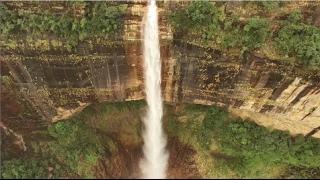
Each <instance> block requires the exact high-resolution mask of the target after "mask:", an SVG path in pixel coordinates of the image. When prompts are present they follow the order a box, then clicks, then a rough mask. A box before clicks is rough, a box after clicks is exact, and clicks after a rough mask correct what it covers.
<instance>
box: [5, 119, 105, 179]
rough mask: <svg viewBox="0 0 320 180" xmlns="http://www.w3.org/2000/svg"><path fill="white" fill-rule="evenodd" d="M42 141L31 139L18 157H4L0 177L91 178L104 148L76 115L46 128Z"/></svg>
mask: <svg viewBox="0 0 320 180" xmlns="http://www.w3.org/2000/svg"><path fill="white" fill-rule="evenodd" d="M38 136H40V137H41V136H43V137H44V139H46V140H45V141H44V140H42V141H33V142H32V146H31V147H32V148H31V152H29V153H28V154H26V155H25V156H24V157H21V158H19V159H16V158H14V159H9V160H4V161H3V162H2V165H1V177H2V178H48V177H64V176H68V177H93V174H92V173H93V172H92V166H93V165H96V163H97V161H98V159H99V158H101V156H102V154H103V152H104V151H106V149H105V147H104V145H103V144H102V139H104V140H105V138H103V136H102V135H101V134H99V133H98V132H97V131H96V130H95V129H93V128H91V127H89V126H88V125H86V124H85V123H84V119H82V118H81V117H77V118H75V119H72V120H69V121H63V122H58V123H56V124H55V125H53V126H51V127H49V128H48V131H47V132H44V134H42V135H39V134H38Z"/></svg>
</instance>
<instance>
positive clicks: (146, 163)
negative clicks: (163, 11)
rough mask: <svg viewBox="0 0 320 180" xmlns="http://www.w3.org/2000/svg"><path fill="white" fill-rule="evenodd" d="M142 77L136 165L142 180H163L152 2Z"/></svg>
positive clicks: (156, 32) (157, 56)
mask: <svg viewBox="0 0 320 180" xmlns="http://www.w3.org/2000/svg"><path fill="white" fill-rule="evenodd" d="M143 33H144V34H143V37H144V50H143V53H144V78H145V92H146V99H147V104H148V110H147V114H146V116H145V118H144V125H145V130H144V134H143V140H144V146H143V153H144V159H143V160H142V161H141V162H140V168H141V171H142V177H143V178H148V179H150V178H159V179H160V178H161V179H162V178H166V170H167V164H168V153H167V151H166V144H167V142H166V136H165V134H164V131H163V129H162V113H163V110H162V97H161V61H160V48H159V30H158V12H157V6H156V1H155V0H150V1H149V3H148V12H147V16H146V18H145V25H144V31H143Z"/></svg>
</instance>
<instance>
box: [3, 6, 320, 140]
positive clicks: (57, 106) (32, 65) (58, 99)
mask: <svg viewBox="0 0 320 180" xmlns="http://www.w3.org/2000/svg"><path fill="white" fill-rule="evenodd" d="M169 6H170V4H169V3H163V4H162V5H161V8H159V13H160V32H161V34H160V36H161V43H160V44H161V60H162V90H163V97H164V100H165V101H166V102H168V103H174V104H179V103H185V102H186V103H196V104H204V105H212V104H215V105H219V106H226V107H228V108H229V109H230V111H232V112H233V113H234V114H236V115H239V116H242V117H248V118H250V119H252V120H254V121H256V122H258V123H259V124H262V125H264V126H271V127H273V128H277V129H281V130H289V131H290V132H291V133H293V134H297V133H303V134H308V135H310V136H311V135H312V136H314V137H318V138H320V132H317V131H316V129H319V127H320V73H319V72H316V71H303V70H301V69H299V68H298V67H294V66H290V65H288V64H286V63H284V62H279V61H271V60H269V59H265V58H263V57H259V55H258V54H254V53H252V54H248V55H246V57H245V58H244V60H239V59H238V58H236V57H232V56H229V55H227V54H223V53H221V52H219V51H217V50H210V49H204V48H200V47H197V46H195V45H189V44H186V43H183V42H181V41H179V40H178V39H174V38H173V34H172V32H171V30H170V27H169V25H168V24H169V23H168V22H167V19H166V18H165V17H166V16H165V14H164V9H166V8H169ZM144 10H145V4H144V3H132V4H129V6H128V10H127V11H128V13H127V14H126V18H125V19H126V20H125V26H124V33H123V37H121V38H119V39H118V40H113V41H112V42H101V43H100V42H99V40H96V41H93V42H92V43H91V46H88V45H87V44H83V45H82V44H80V45H79V47H78V49H77V51H76V52H75V53H69V52H66V51H63V50H53V49H51V47H50V46H49V47H48V48H47V49H45V50H43V51H39V50H38V49H37V48H35V47H32V46H28V42H21V43H20V44H19V45H18V46H19V47H21V48H23V49H24V50H23V51H21V50H2V51H1V52H2V54H1V56H0V60H1V75H2V76H3V77H8V78H2V86H3V89H4V91H2V92H1V93H2V94H1V97H4V96H5V95H7V94H10V93H12V92H15V93H14V94H15V95H12V96H16V98H13V99H12V98H11V99H9V100H8V101H7V102H4V100H2V101H1V105H3V104H5V103H8V104H14V103H17V104H19V106H21V107H25V108H20V109H21V110H20V111H21V112H26V111H27V112H29V113H23V114H21V113H20V114H19V113H15V111H14V110H13V111H14V112H13V113H11V114H6V112H11V111H10V107H8V108H6V107H4V106H2V107H4V108H3V109H2V112H3V114H2V121H3V122H4V124H5V125H6V126H9V127H10V128H13V129H14V130H16V131H22V132H23V130H25V129H26V127H25V126H24V125H23V124H25V123H28V122H33V123H34V126H31V127H30V128H31V129H36V128H38V127H40V126H42V125H45V124H47V123H51V122H54V121H58V120H61V119H65V118H68V117H70V116H71V115H73V114H74V113H76V112H79V111H81V110H82V109H83V108H84V107H86V106H87V105H88V104H90V103H92V102H96V101H124V100H125V101H130V100H138V99H143V98H144V92H143V89H144V87H143V86H144V85H143V55H142V53H143V52H142V41H141V39H142V37H141V30H142V28H141V27H142V23H141V22H143V14H144ZM44 44H45V43H44ZM43 46H45V45H43ZM28 106H29V107H32V108H31V109H29V110H28V109H27V110H26V107H28ZM17 108H18V107H17ZM30 128H29V130H30ZM313 130H314V131H313ZM312 131H313V132H312Z"/></svg>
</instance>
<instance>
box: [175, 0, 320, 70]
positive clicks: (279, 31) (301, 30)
mask: <svg viewBox="0 0 320 180" xmlns="http://www.w3.org/2000/svg"><path fill="white" fill-rule="evenodd" d="M255 3H256V4H257V5H258V6H259V7H263V8H265V9H266V10H268V11H269V10H271V9H276V8H279V7H280V6H281V5H280V4H281V3H279V2H255ZM249 4H250V3H249ZM222 9H224V8H223V6H221V5H220V6H217V5H216V4H215V3H214V2H208V1H194V2H191V3H190V4H189V5H188V6H187V7H185V8H180V9H177V10H175V11H173V12H172V13H171V14H170V17H169V18H170V22H171V24H172V26H173V28H174V31H175V34H177V35H179V38H180V39H184V40H187V41H191V42H192V43H196V44H199V45H201V46H209V47H213V48H218V49H220V50H222V51H227V50H228V49H238V51H239V52H240V53H239V54H240V55H242V54H243V53H244V52H251V51H253V50H259V49H261V48H262V47H264V46H265V47H269V48H273V47H274V49H275V50H276V53H277V54H282V56H280V57H277V58H281V59H286V58H287V57H288V56H289V57H293V58H294V60H297V62H301V63H302V64H304V66H305V67H308V68H312V69H318V68H320V29H319V28H318V27H315V26H313V25H310V24H307V23H305V22H303V15H302V14H301V13H299V12H297V11H294V12H292V13H291V14H289V15H288V16H286V17H285V19H284V20H277V19H271V18H268V17H267V16H263V15H261V16H260V17H259V16H255V17H250V18H248V17H246V18H243V17H237V15H235V14H225V13H226V12H225V11H224V10H222ZM263 17H264V18H263ZM240 18H242V20H240ZM271 25H277V26H278V27H277V28H271ZM275 27H276V26H275ZM267 43H268V44H267ZM271 46H272V47H271Z"/></svg>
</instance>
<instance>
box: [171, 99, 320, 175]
mask: <svg viewBox="0 0 320 180" xmlns="http://www.w3.org/2000/svg"><path fill="white" fill-rule="evenodd" d="M181 117H184V120H183V121H181V120H180V118H181ZM169 132H170V133H173V134H175V135H176V136H178V137H179V138H180V139H181V140H182V141H183V142H185V143H188V144H191V145H192V146H193V147H194V148H195V149H196V150H197V151H198V154H199V155H202V156H203V159H206V160H202V161H201V162H199V163H200V164H201V163H205V164H206V165H205V167H207V171H206V172H205V173H204V174H205V176H208V177H230V176H231V177H240V178H254V177H256V178H259V177H260V178H262V177H263V178H275V177H280V176H284V177H287V176H289V175H293V173H292V171H290V170H292V169H293V168H295V169H297V171H298V170H299V169H301V173H299V171H298V172H295V175H297V176H298V175H299V177H300V176H303V177H309V178H312V177H313V178H314V177H318V176H319V173H320V172H319V171H315V170H316V169H319V168H320V152H319V148H320V141H319V140H317V139H313V138H304V137H303V136H301V135H299V136H296V137H294V138H293V137H291V136H290V135H289V133H287V132H282V131H278V130H269V129H267V128H265V127H261V126H258V125H257V124H255V123H253V122H250V121H243V120H241V119H235V118H232V117H230V116H229V115H228V113H227V112H226V111H224V110H221V109H219V108H215V107H204V106H196V105H188V106H187V107H186V108H185V110H184V112H183V113H182V114H181V115H179V116H176V117H175V116H172V117H171V118H170V119H169ZM200 159H201V158H200ZM210 159H211V160H212V162H210ZM286 169H287V170H286ZM286 171H287V174H284V172H286ZM302 171H303V172H302ZM309 171H310V172H312V171H313V172H314V173H310V174H309V176H308V173H306V172H309ZM289 172H291V173H289ZM316 172H317V173H318V174H317V173H316ZM295 175H294V176H295ZM318 178H319V177H318Z"/></svg>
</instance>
